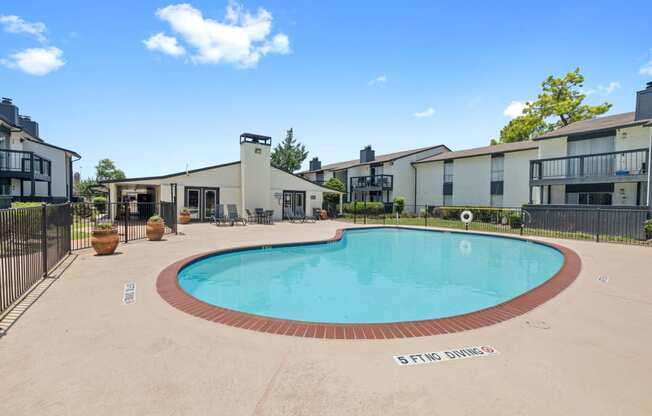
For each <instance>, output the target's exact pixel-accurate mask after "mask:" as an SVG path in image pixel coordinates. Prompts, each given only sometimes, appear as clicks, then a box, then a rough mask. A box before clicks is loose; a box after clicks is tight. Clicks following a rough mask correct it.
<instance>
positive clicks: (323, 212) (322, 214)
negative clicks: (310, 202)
mask: <svg viewBox="0 0 652 416" xmlns="http://www.w3.org/2000/svg"><path fill="white" fill-rule="evenodd" d="M319 218H320V219H322V220H327V219H328V211H326V210H325V209H322V210H321V211H319Z"/></svg>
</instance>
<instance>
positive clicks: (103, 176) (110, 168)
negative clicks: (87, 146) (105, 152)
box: [95, 159, 126, 183]
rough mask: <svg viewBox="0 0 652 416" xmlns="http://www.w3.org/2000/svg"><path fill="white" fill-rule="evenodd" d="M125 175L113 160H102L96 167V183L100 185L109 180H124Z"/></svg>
mask: <svg viewBox="0 0 652 416" xmlns="http://www.w3.org/2000/svg"><path fill="white" fill-rule="evenodd" d="M124 178H126V176H125V173H124V172H123V171H121V170H120V169H118V168H116V166H115V163H113V161H112V160H111V159H102V160H100V161H99V162H97V166H95V181H96V182H98V183H100V182H103V181H108V180H115V179H124Z"/></svg>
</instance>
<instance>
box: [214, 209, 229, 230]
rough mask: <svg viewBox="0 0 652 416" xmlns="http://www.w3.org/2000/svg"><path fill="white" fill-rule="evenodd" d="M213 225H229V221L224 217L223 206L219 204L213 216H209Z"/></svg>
mask: <svg viewBox="0 0 652 416" xmlns="http://www.w3.org/2000/svg"><path fill="white" fill-rule="evenodd" d="M213 222H214V223H215V225H222V224H229V219H228V218H227V217H226V215H224V205H223V204H219V205H218V206H217V210H216V212H215V214H213V215H212V216H211V223H213Z"/></svg>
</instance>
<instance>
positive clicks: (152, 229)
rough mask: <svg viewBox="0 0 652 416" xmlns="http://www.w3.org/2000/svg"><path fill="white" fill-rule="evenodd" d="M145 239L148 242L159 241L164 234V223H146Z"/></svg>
mask: <svg viewBox="0 0 652 416" xmlns="http://www.w3.org/2000/svg"><path fill="white" fill-rule="evenodd" d="M146 231H147V239H148V240H149V241H160V240H161V238H163V233H165V222H164V221H147V229H146Z"/></svg>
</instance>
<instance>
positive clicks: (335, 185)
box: [324, 176, 346, 204]
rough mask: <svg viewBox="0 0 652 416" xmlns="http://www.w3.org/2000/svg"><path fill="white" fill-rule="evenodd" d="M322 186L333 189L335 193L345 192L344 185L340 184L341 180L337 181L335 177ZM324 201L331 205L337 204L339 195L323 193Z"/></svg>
mask: <svg viewBox="0 0 652 416" xmlns="http://www.w3.org/2000/svg"><path fill="white" fill-rule="evenodd" d="M324 186H325V187H326V188H330V189H333V190H335V191H340V192H345V191H346V187H345V186H344V183H342V181H341V180H339V179H337V178H336V177H335V176H333V177H332V178H330V179H329V180H328V181H327V182H326V183H325V184H324ZM324 201H326V202H329V203H331V204H339V202H340V194H336V193H334V192H325V193H324Z"/></svg>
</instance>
